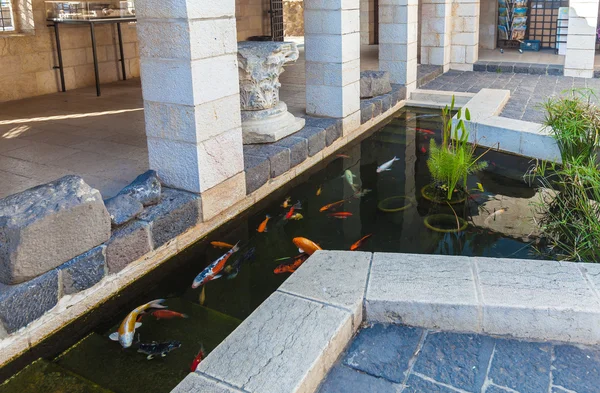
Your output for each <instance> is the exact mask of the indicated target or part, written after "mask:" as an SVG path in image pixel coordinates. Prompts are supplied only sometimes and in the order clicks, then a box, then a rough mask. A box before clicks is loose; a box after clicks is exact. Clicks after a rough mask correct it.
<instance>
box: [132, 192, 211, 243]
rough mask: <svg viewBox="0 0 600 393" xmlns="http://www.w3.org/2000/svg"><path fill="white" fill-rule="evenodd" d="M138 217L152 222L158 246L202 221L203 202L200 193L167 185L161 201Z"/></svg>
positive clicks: (153, 234) (153, 238)
mask: <svg viewBox="0 0 600 393" xmlns="http://www.w3.org/2000/svg"><path fill="white" fill-rule="evenodd" d="M138 218H139V219H140V220H142V221H146V222H148V223H151V228H152V242H153V244H154V247H157V248H158V247H160V246H162V245H163V244H165V243H166V242H168V241H169V240H171V239H173V238H175V237H176V236H177V235H179V234H181V233H183V232H185V231H186V230H188V229H189V228H191V227H193V226H194V225H197V224H199V223H201V222H202V202H201V199H200V196H199V195H196V194H192V193H189V192H185V191H179V190H174V189H172V188H166V187H165V188H164V189H163V191H162V195H161V199H160V202H159V203H158V204H157V205H154V206H150V207H148V208H146V210H144V212H143V213H142V214H140V216H139V217H138Z"/></svg>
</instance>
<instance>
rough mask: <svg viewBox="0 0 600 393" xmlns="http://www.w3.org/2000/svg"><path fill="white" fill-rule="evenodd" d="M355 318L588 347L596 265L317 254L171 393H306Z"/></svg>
mask: <svg viewBox="0 0 600 393" xmlns="http://www.w3.org/2000/svg"><path fill="white" fill-rule="evenodd" d="M363 320H364V321H367V322H383V323H397V324H405V325H410V326H416V327H422V328H427V329H440V330H446V331H457V332H468V333H484V334H491V335H502V336H512V337H515V338H523V339H533V340H553V341H562V342H570V343H580V344H591V345H595V344H598V343H600V266H597V265H594V264H582V263H568V262H555V261H538V260H518V259H514V260H513V259H497V258H481V257H462V256H445V255H420V254H399V253H373V254H372V253H365V252H349V251H319V252H317V253H316V254H314V255H313V256H311V257H310V258H309V259H308V261H307V262H306V263H305V264H304V265H303V266H302V267H301V268H300V269H298V270H297V272H296V273H294V274H293V275H292V276H290V278H288V280H286V281H285V282H284V283H283V284H282V285H281V287H280V288H279V289H278V290H277V291H276V292H275V293H274V294H273V295H271V296H270V297H269V298H268V299H267V300H266V301H265V302H264V303H263V304H262V305H261V306H260V307H259V308H257V309H256V310H255V311H254V312H253V313H252V314H251V315H250V316H249V317H248V318H247V319H246V320H245V321H244V322H243V323H242V324H241V325H240V326H239V327H238V328H237V329H236V330H235V331H234V332H233V333H232V334H231V335H230V336H229V337H227V339H226V340H225V341H224V342H223V343H221V344H220V345H219V346H218V347H217V348H216V349H215V350H214V351H213V352H212V353H211V354H210V355H209V356H208V357H207V358H206V359H205V360H204V361H203V362H202V363H201V364H200V366H199V367H198V370H197V371H196V373H192V374H190V375H188V376H187V377H186V378H185V380H184V381H183V382H182V383H181V384H180V385H178V386H177V387H176V388H175V389H174V390H173V391H172V392H173V393H184V392H191V391H205V390H206V389H208V390H209V391H210V389H211V388H212V389H214V390H215V391H219V392H221V391H223V392H246V393H254V392H256V393H258V392H278V393H292V392H303V393H304V392H306V393H309V392H314V391H315V389H316V388H317V387H318V385H319V383H320V381H321V380H322V379H323V378H324V376H325V375H326V374H327V372H328V370H329V368H330V367H331V366H332V364H333V363H334V362H335V359H336V358H337V357H338V356H339V354H341V353H342V352H343V350H344V348H345V347H346V346H347V344H348V343H349V342H350V341H351V338H352V335H353V333H354V332H355V331H356V330H357V329H358V327H359V325H360V322H362V321H363ZM224 387H226V388H227V389H225V388H224ZM219 389H221V390H219Z"/></svg>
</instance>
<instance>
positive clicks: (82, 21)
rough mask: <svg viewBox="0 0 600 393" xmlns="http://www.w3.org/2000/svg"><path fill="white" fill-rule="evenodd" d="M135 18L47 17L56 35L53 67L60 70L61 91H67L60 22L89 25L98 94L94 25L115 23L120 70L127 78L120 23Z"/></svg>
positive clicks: (124, 77)
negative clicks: (55, 55) (56, 63)
mask: <svg viewBox="0 0 600 393" xmlns="http://www.w3.org/2000/svg"><path fill="white" fill-rule="evenodd" d="M136 20H137V19H136V18H135V17H130V16H127V17H118V18H101V19H100V18H98V19H59V18H49V19H47V21H48V22H52V24H50V25H48V26H49V27H54V35H55V37H56V52H57V55H58V66H55V67H54V68H58V70H59V72H60V83H61V88H62V91H63V92H64V91H67V89H66V87H65V73H64V68H63V60H62V51H61V47H60V34H59V26H60V25H61V24H65V25H89V26H90V33H91V35H92V55H93V58H94V73H95V75H96V95H97V96H98V97H99V96H100V76H99V74H98V57H97V54H96V30H95V26H96V25H101V24H102V25H104V24H116V25H117V34H118V36H119V54H120V56H121V58H120V59H119V61H120V62H121V70H122V72H123V80H127V75H126V73H125V58H124V55H123V38H122V36H121V23H130V22H135V21H136Z"/></svg>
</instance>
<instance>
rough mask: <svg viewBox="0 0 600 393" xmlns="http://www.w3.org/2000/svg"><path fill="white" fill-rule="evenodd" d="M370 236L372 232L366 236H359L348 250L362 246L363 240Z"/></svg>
mask: <svg viewBox="0 0 600 393" xmlns="http://www.w3.org/2000/svg"><path fill="white" fill-rule="evenodd" d="M371 236H373V234H372V233H369V234H368V235H367V236H363V237H361V238H360V239H359V240H358V241H357V242H356V243H354V244H353V245H351V246H350V251H355V250H357V249H358V248H359V247H361V246H362V244H363V243H364V242H365V240H367V239H368V238H370V237H371Z"/></svg>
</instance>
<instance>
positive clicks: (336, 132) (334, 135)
mask: <svg viewBox="0 0 600 393" xmlns="http://www.w3.org/2000/svg"><path fill="white" fill-rule="evenodd" d="M334 120H335V123H334V124H333V125H330V126H328V127H326V128H325V133H326V135H325V144H326V145H327V146H329V145H331V144H332V143H333V142H335V141H336V140H338V139H339V138H340V137H341V136H342V125H343V122H342V121H340V120H337V119H334Z"/></svg>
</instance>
